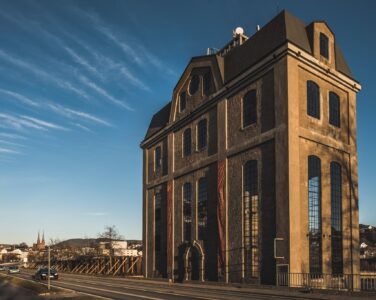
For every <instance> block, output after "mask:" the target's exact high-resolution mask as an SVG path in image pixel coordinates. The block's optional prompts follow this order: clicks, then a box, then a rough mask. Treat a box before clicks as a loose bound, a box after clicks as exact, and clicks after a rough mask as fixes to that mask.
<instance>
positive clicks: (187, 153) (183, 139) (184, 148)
mask: <svg viewBox="0 0 376 300" xmlns="http://www.w3.org/2000/svg"><path fill="white" fill-rule="evenodd" d="M188 132H189V143H187V136H186V135H187V133H188ZM182 142H183V143H182V156H183V157H187V156H190V155H191V154H192V129H191V128H186V129H185V130H184V131H183V138H182ZM188 145H189V147H188ZM188 149H189V152H188V151H187V150H188Z"/></svg>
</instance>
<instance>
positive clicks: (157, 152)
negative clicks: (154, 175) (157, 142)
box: [154, 146, 162, 171]
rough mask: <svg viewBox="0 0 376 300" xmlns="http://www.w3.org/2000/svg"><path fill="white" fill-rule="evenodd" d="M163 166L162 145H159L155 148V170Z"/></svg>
mask: <svg viewBox="0 0 376 300" xmlns="http://www.w3.org/2000/svg"><path fill="white" fill-rule="evenodd" d="M161 167H162V150H161V147H160V146H158V147H157V148H155V150H154V170H155V171H158V170H160V169H161Z"/></svg>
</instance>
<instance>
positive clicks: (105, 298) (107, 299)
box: [7, 275, 112, 300]
mask: <svg viewBox="0 0 376 300" xmlns="http://www.w3.org/2000/svg"><path fill="white" fill-rule="evenodd" d="M7 276H9V277H14V278H18V279H21V280H24V281H29V282H32V283H38V282H37V281H35V280H30V279H26V278H23V277H20V276H14V275H7ZM39 284H41V285H44V286H47V283H43V282H39ZM51 286H52V287H55V288H58V289H62V290H66V291H70V292H75V293H78V294H82V295H86V296H90V297H94V298H100V299H103V300H112V298H107V297H103V296H99V295H94V294H89V293H85V292H79V291H76V290H72V289H67V288H64V287H61V286H58V285H52V284H51Z"/></svg>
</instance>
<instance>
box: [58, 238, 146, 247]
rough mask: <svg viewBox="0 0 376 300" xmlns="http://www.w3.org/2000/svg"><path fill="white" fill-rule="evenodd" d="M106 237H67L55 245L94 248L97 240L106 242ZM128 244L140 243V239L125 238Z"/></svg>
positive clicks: (97, 242)
mask: <svg viewBox="0 0 376 300" xmlns="http://www.w3.org/2000/svg"><path fill="white" fill-rule="evenodd" d="M108 241H110V240H109V239H106V238H96V239H95V238H88V239H69V240H65V241H62V242H59V243H57V244H56V245H55V247H56V248H83V247H93V248H95V247H96V246H97V245H98V244H99V242H108ZM127 242H128V246H130V245H133V244H142V241H141V240H127Z"/></svg>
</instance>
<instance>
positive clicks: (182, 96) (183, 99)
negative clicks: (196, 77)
mask: <svg viewBox="0 0 376 300" xmlns="http://www.w3.org/2000/svg"><path fill="white" fill-rule="evenodd" d="M186 95H187V94H186V93H185V92H181V93H180V96H179V111H180V112H182V111H184V110H185V107H186V106H187V97H186Z"/></svg>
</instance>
